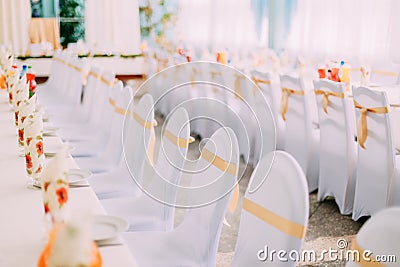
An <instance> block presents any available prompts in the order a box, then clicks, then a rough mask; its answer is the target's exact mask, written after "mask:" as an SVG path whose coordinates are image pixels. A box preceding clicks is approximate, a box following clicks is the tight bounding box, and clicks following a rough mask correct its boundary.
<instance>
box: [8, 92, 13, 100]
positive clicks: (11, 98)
mask: <svg viewBox="0 0 400 267" xmlns="http://www.w3.org/2000/svg"><path fill="white" fill-rule="evenodd" d="M8 98H9V99H10V101H12V100H13V95H12V93H9V94H8Z"/></svg>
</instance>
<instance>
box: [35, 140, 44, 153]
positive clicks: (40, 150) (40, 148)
mask: <svg viewBox="0 0 400 267" xmlns="http://www.w3.org/2000/svg"><path fill="white" fill-rule="evenodd" d="M36 151H37V153H38V155H39V156H40V155H43V142H42V141H39V142H37V144H36Z"/></svg>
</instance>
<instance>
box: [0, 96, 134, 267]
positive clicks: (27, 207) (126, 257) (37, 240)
mask: <svg viewBox="0 0 400 267" xmlns="http://www.w3.org/2000/svg"><path fill="white" fill-rule="evenodd" d="M13 116H14V115H13V113H12V112H11V108H10V106H9V105H8V104H7V100H6V94H5V92H3V91H0V212H1V217H0V267H3V266H4V267H5V266H7V267H8V266H10V267H13V266H18V267H19V266H21V267H22V266H24V267H29V266H37V260H38V258H39V255H40V253H41V251H42V249H43V247H44V245H45V242H46V237H47V233H46V227H45V220H44V212H43V204H42V203H43V202H42V196H41V191H40V190H33V189H28V188H27V187H26V185H27V182H28V178H27V176H26V173H25V158H24V157H20V156H19V155H20V154H21V152H20V150H19V148H18V144H17V130H16V128H15V126H14V121H13ZM48 140H49V143H51V144H52V145H53V144H54V143H56V142H57V140H56V139H54V137H52V138H51V140H50V139H48ZM60 143H61V141H60ZM44 150H45V151H46V138H45V140H44ZM68 160H69V162H70V167H71V168H76V167H77V166H76V163H75V162H74V160H73V159H72V158H69V159H68ZM69 199H70V200H69V201H70V202H69V203H70V209H71V211H72V212H75V211H76V212H80V211H83V212H90V213H93V214H104V213H105V211H104V209H103V207H102V206H101V204H100V202H99V201H98V199H97V197H96V195H95V194H94V192H93V190H92V189H91V188H90V187H81V188H71V189H70V193H69ZM100 253H101V256H102V258H103V266H129V267H131V266H136V264H135V261H134V259H133V257H132V254H131V253H130V252H129V250H128V248H127V247H126V246H124V245H118V246H109V247H100Z"/></svg>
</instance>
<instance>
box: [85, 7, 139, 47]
mask: <svg viewBox="0 0 400 267" xmlns="http://www.w3.org/2000/svg"><path fill="white" fill-rule="evenodd" d="M85 12H86V14H85V24H86V26H85V27H86V42H87V43H88V45H89V47H90V48H91V49H93V50H94V51H95V52H97V53H102V52H119V53H123V54H138V53H140V52H141V50H140V42H141V41H140V25H139V6H138V2H137V0H86V7H85Z"/></svg>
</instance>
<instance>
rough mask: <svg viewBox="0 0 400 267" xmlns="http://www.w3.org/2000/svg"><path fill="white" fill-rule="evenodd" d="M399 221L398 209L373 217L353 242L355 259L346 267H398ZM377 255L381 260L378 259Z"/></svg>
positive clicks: (379, 213) (349, 261) (399, 250)
mask: <svg viewBox="0 0 400 267" xmlns="http://www.w3.org/2000/svg"><path fill="white" fill-rule="evenodd" d="M399 220H400V208H398V207H396V208H388V209H384V210H382V211H380V212H378V213H376V214H375V215H373V216H372V217H371V219H369V220H368V221H367V222H366V223H365V224H364V225H363V226H362V227H361V229H360V230H359V232H358V233H357V235H356V237H355V238H354V239H353V240H352V241H351V248H350V249H351V250H352V251H353V258H350V259H348V261H347V263H346V267H358V266H398V265H399V263H398V262H396V261H398V259H399V258H400V242H399V240H400V228H399ZM367 251H368V252H367ZM354 252H356V253H354ZM354 255H355V257H354ZM377 255H379V257H380V258H377Z"/></svg>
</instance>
